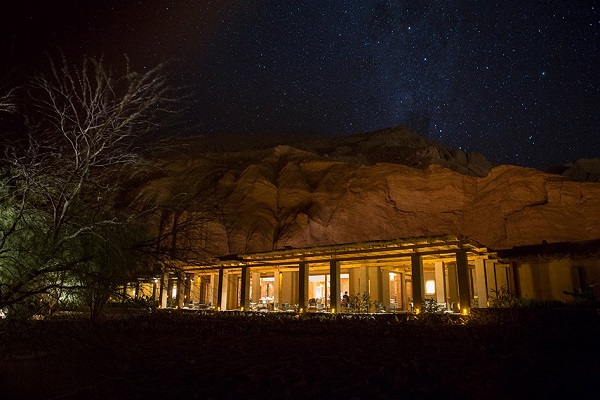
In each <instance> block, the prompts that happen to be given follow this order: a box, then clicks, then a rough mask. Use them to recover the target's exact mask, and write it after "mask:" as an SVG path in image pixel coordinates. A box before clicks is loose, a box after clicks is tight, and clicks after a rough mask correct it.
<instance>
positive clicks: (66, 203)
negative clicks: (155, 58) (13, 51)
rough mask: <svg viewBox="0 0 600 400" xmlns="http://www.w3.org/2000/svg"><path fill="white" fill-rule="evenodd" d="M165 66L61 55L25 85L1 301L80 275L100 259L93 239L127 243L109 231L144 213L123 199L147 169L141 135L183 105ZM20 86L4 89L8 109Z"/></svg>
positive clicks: (1, 256)
mask: <svg viewBox="0 0 600 400" xmlns="http://www.w3.org/2000/svg"><path fill="white" fill-rule="evenodd" d="M165 67H166V66H165V65H159V66H158V67H156V68H153V69H151V70H149V71H145V72H143V73H136V72H134V71H132V70H131V68H130V67H129V65H127V66H126V68H125V73H124V74H122V75H119V76H115V75H113V73H112V72H111V71H110V70H108V69H107V68H106V67H105V66H104V64H103V61H102V59H96V58H92V57H86V58H84V60H83V62H82V64H81V65H80V66H78V67H74V66H73V65H72V64H70V63H69V62H68V61H67V60H66V59H65V58H64V56H62V57H61V58H60V59H59V62H58V63H56V62H55V60H53V59H50V70H49V73H47V74H40V75H38V76H36V77H34V78H32V79H31V80H30V82H29V85H28V86H27V88H26V91H20V94H21V95H27V96H28V99H27V104H28V108H27V109H26V110H21V111H20V112H21V114H22V115H23V116H24V117H25V119H26V121H27V126H28V136H27V138H26V140H23V141H22V142H21V143H18V144H13V145H11V146H9V147H8V150H7V151H6V153H5V160H6V162H7V164H5V165H4V167H3V169H2V171H1V172H2V174H1V175H0V219H1V220H2V221H1V222H0V224H1V225H0V308H1V307H4V306H7V305H11V304H15V303H18V302H21V301H23V300H24V299H27V298H29V297H33V296H36V295H37V294H39V293H45V292H47V291H48V290H49V289H51V288H56V287H77V286H78V285H80V282H78V281H77V279H76V278H77V277H76V274H65V273H67V272H68V273H71V272H73V271H78V270H79V269H81V268H83V269H84V270H85V269H86V268H89V267H90V264H91V263H93V264H98V263H99V262H102V260H98V259H97V254H95V253H93V252H91V251H89V248H88V247H89V243H90V241H93V240H96V241H99V243H100V245H99V246H106V247H111V246H114V247H115V248H119V246H121V245H122V244H121V243H115V242H113V241H112V240H113V238H111V237H110V236H106V233H107V232H111V230H114V229H119V228H121V227H123V228H127V227H128V226H130V225H131V224H133V223H134V222H135V219H136V217H139V215H128V214H127V213H123V212H119V211H118V210H116V206H115V205H116V204H117V202H118V200H119V196H120V195H121V191H122V189H123V183H124V182H125V181H126V180H127V179H130V178H131V177H132V175H134V174H135V173H136V171H139V170H140V169H142V168H141V159H140V157H139V155H138V154H136V152H135V151H134V150H135V149H134V148H133V146H134V143H135V140H136V139H137V138H138V137H139V136H140V135H144V134H146V133H147V132H149V131H151V130H153V129H155V128H157V127H159V126H160V124H161V118H163V117H164V116H165V115H168V114H171V113H175V112H177V107H178V97H177V93H176V92H175V91H174V90H173V89H172V88H171V87H170V86H169V84H168V81H167V78H166V73H165V72H166V70H165ZM16 93H18V92H15V91H12V92H9V93H8V94H7V95H3V96H2V97H0V110H3V111H8V112H16V111H17V110H16V106H15V104H18V103H17V102H16V101H14V99H15V96H16ZM0 167H2V166H0Z"/></svg>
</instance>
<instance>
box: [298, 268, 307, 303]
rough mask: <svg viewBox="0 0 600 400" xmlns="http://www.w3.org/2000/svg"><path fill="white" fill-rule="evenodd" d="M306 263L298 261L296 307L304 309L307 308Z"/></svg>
mask: <svg viewBox="0 0 600 400" xmlns="http://www.w3.org/2000/svg"><path fill="white" fill-rule="evenodd" d="M308 269H309V267H308V264H307V263H305V262H302V263H300V265H299V269H298V307H300V309H301V310H304V311H306V310H307V309H308Z"/></svg>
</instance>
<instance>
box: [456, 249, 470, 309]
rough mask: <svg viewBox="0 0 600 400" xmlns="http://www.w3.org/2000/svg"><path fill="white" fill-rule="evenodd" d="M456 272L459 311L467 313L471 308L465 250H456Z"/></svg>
mask: <svg viewBox="0 0 600 400" xmlns="http://www.w3.org/2000/svg"><path fill="white" fill-rule="evenodd" d="M456 274H457V278H458V303H459V306H460V312H461V313H465V314H466V313H468V312H469V310H470V309H471V290H470V285H469V264H468V260H467V252H466V251H464V250H460V251H457V252H456Z"/></svg>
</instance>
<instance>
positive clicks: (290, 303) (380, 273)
mask: <svg viewBox="0 0 600 400" xmlns="http://www.w3.org/2000/svg"><path fill="white" fill-rule="evenodd" d="M594 281H595V282H600V240H595V241H586V242H576V243H557V244H545V243H544V244H542V245H538V246H524V247H519V248H513V249H510V250H502V251H493V250H490V249H488V248H486V247H485V246H482V245H480V244H478V243H476V242H474V241H472V240H470V239H468V238H466V237H464V236H460V235H444V236H435V237H415V238H404V239H397V240H385V241H371V242H360V243H347V244H338V245H328V246H318V247H309V248H284V249H279V250H274V251H266V252H259V253H246V254H233V255H228V256H223V257H218V258H215V259H212V260H210V261H208V262H205V263H202V264H198V265H183V266H182V267H181V268H180V269H178V270H177V271H172V272H170V273H164V274H163V275H162V276H155V277H152V278H146V279H144V278H139V279H138V280H137V281H135V282H132V283H130V284H128V286H127V288H126V290H127V293H128V294H129V295H131V296H133V297H141V296H147V297H148V298H151V299H153V300H155V301H156V302H157V303H158V304H159V307H161V308H183V309H211V310H217V311H225V310H242V311H259V312H276V311H279V312H281V311H284V312H287V311H297V312H329V313H338V312H346V311H349V310H348V308H347V305H346V304H344V302H343V300H342V298H343V295H344V293H347V294H349V295H350V296H352V295H365V294H366V295H367V296H368V298H369V300H370V302H371V303H372V306H371V308H370V309H369V310H368V311H369V312H402V311H406V312H417V313H418V312H420V311H421V309H422V307H423V304H424V302H425V301H427V300H435V302H436V304H437V306H438V307H439V308H440V309H443V310H445V311H447V312H456V313H458V312H460V313H469V311H470V309H471V308H472V307H478V308H486V307H488V306H489V304H490V302H491V301H492V300H493V299H495V298H496V295H497V294H498V293H499V292H502V291H505V292H506V291H508V292H510V293H513V294H515V295H516V296H519V297H525V298H533V299H547V300H561V301H569V300H572V297H570V296H568V295H566V294H565V293H563V291H564V290H569V291H570V290H583V289H585V286H586V285H587V284H589V283H592V282H594Z"/></svg>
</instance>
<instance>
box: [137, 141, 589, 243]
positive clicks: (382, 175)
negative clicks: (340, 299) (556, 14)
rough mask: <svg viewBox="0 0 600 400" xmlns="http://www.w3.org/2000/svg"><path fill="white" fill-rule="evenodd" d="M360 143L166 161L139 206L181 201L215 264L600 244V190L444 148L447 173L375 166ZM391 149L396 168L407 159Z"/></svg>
mask: <svg viewBox="0 0 600 400" xmlns="http://www.w3.org/2000/svg"><path fill="white" fill-rule="evenodd" d="M367 142H368V141H362V139H360V138H357V139H356V140H355V141H354V142H351V143H348V142H346V143H345V144H343V145H339V146H335V147H331V148H332V149H333V150H332V151H333V153H332V154H335V155H336V157H332V156H331V155H329V154H327V155H325V154H320V152H321V151H323V148H324V147H325V146H322V147H321V148H319V147H318V146H314V147H312V148H310V147H308V146H304V149H298V148H294V147H291V146H277V147H274V148H270V149H265V150H252V151H240V152H231V153H218V154H216V153H205V154H200V153H198V154H197V155H195V156H193V157H192V156H190V155H189V154H188V155H187V156H185V157H177V158H164V159H162V160H160V162H159V161H157V166H158V167H160V168H157V170H156V171H155V172H154V177H153V178H152V179H151V180H149V181H147V182H146V183H144V184H143V185H141V186H140V187H139V188H138V189H137V190H136V192H135V196H136V197H135V198H136V200H135V201H137V202H142V203H143V202H146V203H155V204H169V203H170V202H174V201H179V200H178V199H181V198H185V204H184V205H183V206H182V209H184V210H185V211H184V214H183V215H184V218H185V216H186V215H187V216H188V217H189V216H191V215H192V214H196V215H202V218H203V221H204V223H203V224H202V228H201V230H202V232H199V234H198V236H197V241H196V244H195V245H197V246H202V247H203V248H205V249H206V251H207V252H208V253H209V254H212V255H226V254H231V253H238V252H258V251H268V250H273V249H279V248H284V247H286V246H292V247H308V246H319V245H329V244H339V243H351V242H360V241H371V240H385V239H397V238H403V237H413V236H431V235H443V234H451V233H454V234H462V235H465V236H467V237H469V238H471V239H473V240H476V241H478V242H480V243H481V244H483V245H486V246H488V247H489V248H492V249H495V250H500V249H507V248H511V247H513V246H520V245H530V244H540V243H542V241H547V242H548V243H552V242H561V241H579V240H590V239H598V238H600V183H593V182H576V181H573V180H570V179H569V178H568V177H565V176H560V175H554V174H549V173H545V172H541V171H538V170H535V169H531V168H522V167H517V166H508V165H501V166H497V167H494V168H491V164H490V165H487V166H486V165H485V164H486V162H484V161H483V160H485V159H483V160H482V157H479V156H473V155H471V156H469V155H468V154H464V153H461V152H456V151H455V152H452V151H450V150H447V153H444V152H443V151H442V152H440V151H438V153H437V154H438V156H439V159H436V160H437V161H440V162H439V163H440V164H444V163H443V160H446V162H447V164H448V160H450V161H451V164H452V166H454V167H453V168H450V166H449V165H446V166H441V165H438V164H436V163H435V162H433V163H430V165H428V166H424V167H423V166H422V165H421V167H422V168H421V169H419V168H414V167H410V166H407V165H404V164H403V163H391V162H378V163H376V162H375V161H376V158H375V156H374V155H373V151H371V152H369V151H367V150H365V149H367V148H368V146H369V144H368V143H367ZM388 143H389V142H388ZM402 146H404V147H410V146H405V145H403V144H402V143H400V142H397V143H396V144H393V145H390V146H388V147H387V150H385V151H386V152H387V151H388V150H389V153H386V154H388V157H393V155H394V153H393V152H392V151H391V150H390V149H392V148H399V149H400V148H401V147H402ZM375 147H376V148H377V149H379V148H380V147H377V146H375ZM384 147H385V146H384ZM413 147H415V146H413ZM416 147H418V146H416ZM426 147H427V148H429V149H431V148H434V149H437V147H435V146H426ZM315 149H316V150H315ZM398 151H400V152H401V154H403V160H407V159H410V157H411V155H410V154H413V155H414V153H410V152H408V151H407V153H406V154H404V153H402V151H401V150H398ZM444 151H446V150H444ZM409 153H410V154H409ZM432 153H435V152H432V151H430V150H428V152H427V154H432ZM448 155H450V156H448ZM359 157H363V158H362V159H359ZM435 157H437V156H434V157H432V159H433V158H435ZM445 157H448V158H445ZM469 158H470V159H471V160H477V161H476V162H477V163H478V164H477V165H479V166H480V167H481V169H480V170H478V173H474V172H475V171H477V169H474V168H472V166H471V167H469ZM361 160H362V162H361ZM413 160H415V161H414V162H417V161H416V160H419V158H418V157H415V158H414V159H413ZM418 162H422V161H418ZM457 165H463V166H464V171H463V172H465V173H460V172H458V170H459V168H457ZM488 168H489V171H488V172H487V173H485V174H484V172H485V171H486V170H487V169H488Z"/></svg>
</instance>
